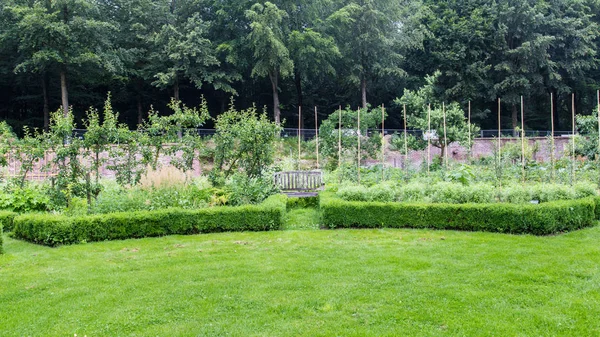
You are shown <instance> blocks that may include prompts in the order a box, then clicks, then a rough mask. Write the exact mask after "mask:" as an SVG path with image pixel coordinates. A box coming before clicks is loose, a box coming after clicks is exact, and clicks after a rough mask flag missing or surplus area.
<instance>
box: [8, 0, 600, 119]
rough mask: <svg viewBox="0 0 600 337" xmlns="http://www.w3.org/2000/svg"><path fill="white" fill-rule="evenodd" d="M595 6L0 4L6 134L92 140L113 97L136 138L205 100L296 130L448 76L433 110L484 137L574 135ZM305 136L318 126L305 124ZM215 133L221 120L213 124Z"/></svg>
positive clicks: (598, 42) (592, 59)
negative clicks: (507, 132) (162, 117)
mask: <svg viewBox="0 0 600 337" xmlns="http://www.w3.org/2000/svg"><path fill="white" fill-rule="evenodd" d="M599 24H600V0H543V1H542V0H505V1H494V0H421V1H411V0H378V1H373V0H362V1H354V0H312V1H307V0H279V1H278V0H273V1H272V2H263V1H259V2H256V1H246V0H218V1H217V0H2V1H1V4H0V120H6V121H7V122H8V123H9V124H10V125H11V126H12V127H13V129H14V130H16V131H19V130H22V128H23V126H28V127H38V128H47V126H48V122H49V115H50V112H51V111H56V110H58V109H60V108H61V107H64V106H72V107H73V113H74V115H75V121H76V122H77V123H78V124H79V125H80V126H82V127H83V125H81V121H82V118H83V116H85V112H86V110H87V109H88V108H89V107H90V106H92V107H96V108H101V107H102V105H103V103H104V101H105V99H106V97H107V94H108V92H111V93H112V101H113V106H114V108H115V110H117V111H119V113H120V117H119V118H120V119H121V121H122V122H125V123H127V124H128V125H129V126H130V127H131V128H135V127H136V125H137V124H138V123H140V122H141V121H142V120H145V119H146V118H147V116H148V112H149V111H150V110H151V109H154V110H155V111H158V112H159V113H160V114H170V113H171V112H170V111H171V110H170V109H168V108H167V104H168V103H169V101H170V99H171V98H172V97H174V98H175V99H178V100H181V101H182V102H183V103H185V104H187V105H189V106H196V105H199V104H200V102H201V99H202V98H201V97H204V98H206V100H207V102H208V108H209V111H210V114H211V115H212V116H213V117H215V116H217V115H219V114H220V113H222V112H224V111H226V110H227V108H228V104H229V102H230V100H231V97H232V96H234V98H235V101H236V105H237V106H239V107H241V108H245V107H250V106H252V104H256V105H257V106H259V107H262V106H266V107H267V111H268V112H269V116H270V118H272V119H273V120H275V121H279V120H282V121H283V120H286V121H287V122H286V123H285V124H284V126H286V127H296V126H297V123H298V122H297V116H298V115H297V114H298V107H299V106H301V107H303V108H304V109H306V110H307V111H312V110H313V109H314V107H315V106H316V107H317V108H318V111H319V114H320V116H321V119H324V118H326V116H327V115H329V114H330V113H332V112H333V111H334V110H336V109H337V108H338V106H340V105H341V106H344V107H345V106H351V107H353V108H356V107H359V106H366V105H367V104H370V105H372V106H378V105H381V104H385V105H386V107H388V116H389V117H388V119H387V121H386V127H390V128H402V112H401V107H399V106H397V105H394V103H393V102H394V99H395V98H397V97H401V96H402V95H403V92H404V90H405V89H409V90H416V89H418V88H420V87H422V86H423V85H424V84H425V83H426V77H427V76H428V75H432V74H434V73H435V72H436V71H439V75H438V76H437V78H436V82H435V97H436V102H431V103H440V102H453V101H456V102H458V103H459V104H460V105H461V107H463V108H464V109H465V110H466V107H467V104H468V102H469V101H470V102H471V106H472V111H473V122H474V123H477V124H479V125H480V126H481V128H482V129H486V128H489V129H493V128H495V127H496V126H497V100H498V98H501V100H502V123H503V125H502V127H503V128H506V129H511V128H513V129H514V128H515V127H516V126H518V125H519V124H520V123H519V122H518V120H519V118H518V114H520V107H519V104H520V96H524V99H525V102H526V107H525V121H526V128H527V129H537V130H549V129H550V123H551V121H550V117H549V116H550V104H551V101H550V94H552V96H553V98H554V99H553V101H552V104H553V107H554V110H555V112H556V113H555V121H554V122H555V127H556V129H557V130H570V128H571V110H570V109H571V94H572V93H574V94H575V103H576V104H575V106H576V109H577V113H579V114H590V113H591V112H592V111H593V110H594V109H595V108H596V105H597V99H596V90H597V89H598V88H599V87H600V70H599V67H598V65H599V60H600V58H599V55H598V50H599V48H600V29H599V28H600V27H599ZM305 115H306V119H305V121H303V124H304V125H303V126H304V127H312V126H313V125H314V119H313V117H312V116H310V114H309V113H307V114H305ZM205 127H207V128H211V127H213V125H212V121H208V122H207V123H206V125H205Z"/></svg>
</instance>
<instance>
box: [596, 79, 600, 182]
mask: <svg viewBox="0 0 600 337" xmlns="http://www.w3.org/2000/svg"><path fill="white" fill-rule="evenodd" d="M596 97H597V99H598V155H597V156H596V160H597V161H598V170H599V172H598V187H599V188H600V90H598V92H597V93H596Z"/></svg>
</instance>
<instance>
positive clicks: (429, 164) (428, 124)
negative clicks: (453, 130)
mask: <svg viewBox="0 0 600 337" xmlns="http://www.w3.org/2000/svg"><path fill="white" fill-rule="evenodd" d="M427 133H428V134H427V175H429V170H430V168H429V166H431V103H429V104H428V105H427Z"/></svg>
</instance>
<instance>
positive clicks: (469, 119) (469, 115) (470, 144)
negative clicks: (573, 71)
mask: <svg viewBox="0 0 600 337" xmlns="http://www.w3.org/2000/svg"><path fill="white" fill-rule="evenodd" d="M467 116H468V117H467V123H468V127H469V151H468V152H467V158H468V159H471V151H472V150H473V143H472V138H471V101H469V109H468V112H467Z"/></svg>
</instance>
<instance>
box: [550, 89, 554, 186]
mask: <svg viewBox="0 0 600 337" xmlns="http://www.w3.org/2000/svg"><path fill="white" fill-rule="evenodd" d="M550 127H551V128H552V131H551V134H550V137H551V139H550V166H551V167H550V177H551V180H552V183H554V179H555V178H554V169H555V163H554V162H555V159H554V94H553V93H550Z"/></svg>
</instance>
